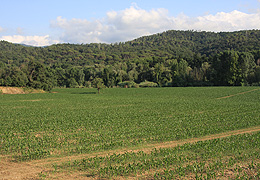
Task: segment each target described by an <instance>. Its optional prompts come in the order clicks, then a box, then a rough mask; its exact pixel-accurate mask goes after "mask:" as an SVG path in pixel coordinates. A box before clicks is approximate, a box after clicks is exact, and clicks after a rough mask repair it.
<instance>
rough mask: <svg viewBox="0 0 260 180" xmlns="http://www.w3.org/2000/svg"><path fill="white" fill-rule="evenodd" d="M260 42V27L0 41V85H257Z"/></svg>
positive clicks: (48, 86) (44, 86)
mask: <svg viewBox="0 0 260 180" xmlns="http://www.w3.org/2000/svg"><path fill="white" fill-rule="evenodd" d="M259 47H260V31H259V30H250V31H238V32H220V33H214V32H196V31H167V32H164V33H160V34H155V35H152V36H145V37H141V38H138V39H135V40H133V41H129V42H125V43H115V44H97V43H92V44H81V45H78V44H57V45H52V46H47V47H28V46H23V45H19V44H12V43H8V42H6V41H0V85H2V86H29V87H34V88H43V89H46V90H48V89H51V88H52V87H78V86H86V87H90V86H95V84H103V85H105V86H107V87H113V86H123V85H128V86H137V85H139V86H155V85H157V86H199V85H203V86H205V85H225V86H226V85H246V84H249V85H257V84H259V65H260V60H259V59H260V50H259ZM97 82H98V83H97Z"/></svg>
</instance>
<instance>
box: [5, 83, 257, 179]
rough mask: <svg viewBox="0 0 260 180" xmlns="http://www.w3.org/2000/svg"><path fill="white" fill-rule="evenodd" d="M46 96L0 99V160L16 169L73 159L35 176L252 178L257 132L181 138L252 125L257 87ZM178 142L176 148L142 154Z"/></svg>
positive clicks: (77, 92)
mask: <svg viewBox="0 0 260 180" xmlns="http://www.w3.org/2000/svg"><path fill="white" fill-rule="evenodd" d="M54 91H56V92H58V93H43V94H23V95H6V94H5V95H0V111H1V117H0V143H1V144H0V153H1V159H2V160H3V159H4V161H7V162H12V163H16V164H23V163H25V162H33V161H37V160H38V161H47V160H50V159H53V158H63V157H73V156H77V157H78V158H77V159H76V160H69V158H67V160H66V161H62V162H55V163H54V162H53V163H50V164H49V166H48V168H50V169H51V170H50V171H48V172H47V173H44V172H41V171H40V173H38V175H37V176H38V177H39V178H45V177H46V178H54V177H55V175H57V174H60V173H61V172H62V173H64V172H78V173H79V174H81V175H82V174H83V175H82V176H80V177H81V178H84V177H85V178H86V177H89V178H105V179H106V178H112V179H116V178H122V177H125V178H127V177H139V178H141V179H146V178H150V179H153V178H155V179H172V178H184V179H185V178H194V179H196V178H197V179H205V178H219V177H230V178H234V177H240V178H241V177H244V178H247V177H253V178H254V177H256V178H257V177H259V176H260V172H259V169H260V160H259V159H260V158H259V149H260V142H259V139H260V137H259V136H260V134H259V133H258V132H254V133H249V134H242V135H233V136H230V137H225V138H222V139H215V138H214V139H211V138H209V139H208V140H206V141H199V140H198V141H197V142H193V143H191V142H189V141H188V140H190V139H194V138H197V139H200V138H203V137H206V136H210V135H216V134H221V133H229V132H231V131H237V130H243V129H250V128H256V129H257V128H259V126H260V113H259V106H260V96H259V95H260V88H257V87H196V88H193V87H190V88H137V89H103V91H102V93H101V94H97V93H96V89H55V90H54ZM185 140H187V143H183V144H181V145H179V144H178V143H177V146H176V147H165V148H161V147H157V148H156V147H155V149H151V150H150V151H144V150H143V149H145V147H149V146H150V145H152V144H164V143H167V142H168V143H169V142H173V141H174V142H181V141H185ZM130 150H133V151H130ZM108 152H113V153H112V154H111V153H108ZM99 153H100V154H102V155H101V156H99V155H98V154H99ZM228 171H229V172H228ZM231 171H232V173H230V172H231ZM1 176H3V178H4V175H2V174H1V173H0V177H1ZM1 178H2V177H1Z"/></svg>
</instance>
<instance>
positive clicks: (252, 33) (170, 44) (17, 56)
mask: <svg viewBox="0 0 260 180" xmlns="http://www.w3.org/2000/svg"><path fill="white" fill-rule="evenodd" d="M259 47H260V31H259V30H247V31H236V32H219V33H215V32H205V31H200V32H199V31H175V30H170V31H166V32H163V33H158V34H154V35H150V36H143V37H140V38H137V39H134V40H132V41H127V42H120V43H114V44H102V43H91V44H81V45H79V44H69V43H68V44H56V45H51V46H46V47H33V46H28V45H24V44H21V45H18V44H13V43H8V42H6V41H1V42H0V51H1V53H0V62H3V63H5V64H8V63H9V64H10V62H12V63H15V64H16V65H19V64H21V63H22V62H24V61H26V58H28V56H30V57H33V59H34V60H36V61H40V62H42V63H44V64H50V63H51V64H53V63H54V62H55V63H63V64H64V63H66V64H71V65H77V66H78V65H79V66H84V65H91V64H95V63H101V62H102V63H105V64H106V63H114V62H118V61H135V60H137V59H143V60H145V59H151V58H153V57H158V58H160V57H166V58H167V57H172V58H183V59H185V60H187V61H188V62H189V63H190V62H191V61H192V59H193V57H194V56H196V55H197V54H199V56H204V57H205V58H210V57H212V56H214V55H215V54H217V53H219V52H222V51H225V50H235V51H240V52H251V51H257V50H259ZM10 50H11V51H12V53H10ZM50 61H51V62H50Z"/></svg>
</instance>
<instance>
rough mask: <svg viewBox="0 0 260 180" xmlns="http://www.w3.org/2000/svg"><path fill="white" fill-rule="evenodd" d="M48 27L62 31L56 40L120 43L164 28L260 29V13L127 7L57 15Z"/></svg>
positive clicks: (208, 29) (207, 29)
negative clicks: (91, 15)
mask: <svg viewBox="0 0 260 180" xmlns="http://www.w3.org/2000/svg"><path fill="white" fill-rule="evenodd" d="M51 26H52V27H55V28H58V29H60V30H62V35H61V36H60V41H62V42H70V43H91V42H106V43H113V42H119V41H120V42H122V41H127V40H132V39H134V38H138V37H140V36H144V35H150V34H154V33H158V32H162V31H165V30H192V29H193V30H205V31H236V30H243V29H260V13H254V14H247V13H243V12H240V11H237V10H235V11H232V12H229V13H224V12H219V13H217V14H215V15H213V14H206V15H204V16H199V17H189V16H186V15H185V14H180V15H178V16H177V17H171V16H169V14H168V10H167V9H153V10H150V11H146V10H144V9H141V8H139V7H137V6H136V5H133V6H131V7H130V8H127V9H125V10H122V11H118V12H116V11H110V12H107V14H106V17H104V18H102V19H97V20H92V21H88V20H85V19H71V20H68V19H65V18H62V17H58V18H57V19H56V20H55V21H52V23H51Z"/></svg>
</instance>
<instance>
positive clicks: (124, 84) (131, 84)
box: [117, 81, 138, 88]
mask: <svg viewBox="0 0 260 180" xmlns="http://www.w3.org/2000/svg"><path fill="white" fill-rule="evenodd" d="M117 85H118V86H119V87H121V88H124V87H128V88H132V87H138V86H137V84H136V83H135V82H134V81H123V82H120V83H118V84H117Z"/></svg>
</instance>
